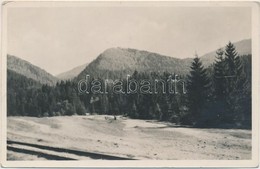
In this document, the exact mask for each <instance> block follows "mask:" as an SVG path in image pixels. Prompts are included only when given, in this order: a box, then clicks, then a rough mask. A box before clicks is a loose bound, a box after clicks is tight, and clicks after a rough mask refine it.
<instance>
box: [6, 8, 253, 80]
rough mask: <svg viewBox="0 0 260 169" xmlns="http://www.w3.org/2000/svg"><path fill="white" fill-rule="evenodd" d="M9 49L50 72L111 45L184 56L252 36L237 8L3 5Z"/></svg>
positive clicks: (247, 14)
mask: <svg viewBox="0 0 260 169" xmlns="http://www.w3.org/2000/svg"><path fill="white" fill-rule="evenodd" d="M7 26H8V49H7V51H8V53H9V54H12V55H15V56H17V57H20V58H22V59H25V60H27V61H29V62H31V63H32V64H35V65H37V66H39V67H41V68H43V69H45V70H46V71H48V72H50V73H51V74H53V75H56V74H58V73H61V72H64V71H67V70H69V69H71V68H73V67H76V66H78V65H82V64H84V63H87V62H90V61H92V60H93V59H94V58H96V57H97V56H98V55H99V54H100V53H102V52H103V51H104V50H106V49H107V48H111V47H125V48H136V49H141V50H148V51H152V52H157V53H160V54H164V55H168V56H172V57H178V58H186V57H193V55H194V53H195V51H196V52H197V53H198V54H199V55H203V54H205V53H207V52H211V51H212V50H215V49H216V48H219V47H221V46H223V45H225V44H226V43H227V42H228V41H229V40H230V41H232V42H236V41H239V40H242V39H247V38H251V10H250V8H242V7H196V8H195V7H81V8H77V7H71V8H69V7H66V8H64V7H60V8H57V7H53V8H39V7H38V8H10V9H8V25H7Z"/></svg>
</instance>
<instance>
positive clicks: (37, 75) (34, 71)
mask: <svg viewBox="0 0 260 169" xmlns="http://www.w3.org/2000/svg"><path fill="white" fill-rule="evenodd" d="M7 69H8V70H12V71H13V72H16V73H18V74H21V75H23V76H25V77H27V78H31V79H33V80H35V81H37V82H40V83H41V84H48V85H55V84H56V83H57V82H58V81H59V80H58V79H57V78H56V77H54V76H53V75H52V74H50V73H48V72H47V71H45V70H44V69H42V68H40V67H38V66H35V65H33V64H32V63H30V62H28V61H26V60H24V59H21V58H18V57H16V56H13V55H9V54H8V55H7Z"/></svg>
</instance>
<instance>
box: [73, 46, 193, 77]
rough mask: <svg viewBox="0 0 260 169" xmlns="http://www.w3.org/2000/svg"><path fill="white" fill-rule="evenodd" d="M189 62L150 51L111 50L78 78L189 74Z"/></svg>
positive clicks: (100, 56) (98, 58) (104, 53)
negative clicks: (143, 73) (142, 74)
mask: <svg viewBox="0 0 260 169" xmlns="http://www.w3.org/2000/svg"><path fill="white" fill-rule="evenodd" d="M189 64H190V63H189V62H185V61H184V60H182V59H178V58H173V57H169V56H163V55H160V54H157V53H152V52H148V51H142V50H136V49H128V48H110V49H107V50H105V51H104V52H103V53H102V54H100V55H99V56H98V57H97V58H96V59H95V60H94V61H93V62H91V63H90V64H89V65H88V66H87V67H86V68H85V69H84V70H83V71H82V72H81V73H80V74H79V76H78V79H82V78H84V77H85V75H86V74H89V75H91V76H94V77H102V78H120V77H126V75H127V74H130V75H131V74H132V73H133V72H134V71H135V70H136V71H138V72H159V73H163V72H165V71H168V72H174V73H177V74H187V73H188V71H189Z"/></svg>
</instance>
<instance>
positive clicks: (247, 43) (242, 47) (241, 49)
mask: <svg viewBox="0 0 260 169" xmlns="http://www.w3.org/2000/svg"><path fill="white" fill-rule="evenodd" d="M234 45H235V47H236V51H237V53H238V54H239V55H240V56H242V55H247V54H251V53H252V42H251V39H245V40H241V41H238V42H235V43H234ZM222 49H223V50H225V47H222ZM216 50H217V49H216ZM216 50H215V51H212V52H209V53H206V54H205V55H203V56H201V61H202V62H203V64H204V65H205V66H209V65H210V64H212V63H214V61H215V56H216Z"/></svg>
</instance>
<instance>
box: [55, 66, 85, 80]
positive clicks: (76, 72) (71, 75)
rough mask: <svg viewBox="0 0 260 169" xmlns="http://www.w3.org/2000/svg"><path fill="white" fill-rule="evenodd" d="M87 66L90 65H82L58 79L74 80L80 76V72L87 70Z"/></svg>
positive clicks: (59, 75) (58, 76)
mask: <svg viewBox="0 0 260 169" xmlns="http://www.w3.org/2000/svg"><path fill="white" fill-rule="evenodd" d="M87 65H88V63H86V64H84V65H80V66H78V67H75V68H73V69H71V70H69V71H66V72H63V73H60V74H58V75H57V76H56V77H57V78H59V79H61V80H69V79H73V78H74V77H76V76H78V75H79V74H80V72H81V71H82V70H84V69H85V68H86V66H87Z"/></svg>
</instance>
